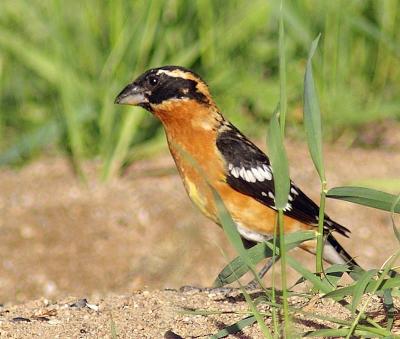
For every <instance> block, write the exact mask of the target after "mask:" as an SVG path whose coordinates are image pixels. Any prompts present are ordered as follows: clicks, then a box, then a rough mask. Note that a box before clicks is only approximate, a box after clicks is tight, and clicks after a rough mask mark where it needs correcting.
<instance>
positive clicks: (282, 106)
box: [279, 0, 287, 136]
mask: <svg viewBox="0 0 400 339" xmlns="http://www.w3.org/2000/svg"><path fill="white" fill-rule="evenodd" d="M279 83H280V100H279V123H280V127H281V134H282V136H283V135H285V124H286V111H287V94H286V57H285V27H284V24H283V0H281V5H280V11H279Z"/></svg>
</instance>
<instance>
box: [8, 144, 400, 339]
mask: <svg viewBox="0 0 400 339" xmlns="http://www.w3.org/2000/svg"><path fill="white" fill-rule="evenodd" d="M288 153H289V160H290V164H291V174H292V177H293V179H294V181H295V182H296V183H297V184H298V185H299V186H300V187H301V188H302V189H303V190H304V191H305V192H306V193H307V194H309V195H310V196H311V197H313V198H314V199H317V198H318V189H319V185H318V179H317V176H316V173H315V170H314V169H313V166H312V164H311V162H310V161H309V157H308V153H307V149H306V147H305V145H304V144H301V143H300V144H299V143H294V142H291V143H289V144H288ZM325 162H326V166H327V170H326V171H327V177H328V182H329V186H330V187H333V186H338V185H345V184H351V183H354V182H359V181H363V180H370V181H375V182H378V181H380V180H387V179H394V178H397V180H398V178H399V173H400V152H399V151H388V150H387V151H382V150H365V149H357V148H352V149H345V148H343V147H342V146H331V145H326V146H325ZM172 169H173V163H172V160H171V159H170V157H169V155H167V154H165V155H164V156H160V157H158V158H157V159H155V160H152V161H139V162H136V163H135V164H134V165H133V166H131V167H130V168H129V169H128V170H127V172H126V173H125V175H124V176H123V177H122V178H120V179H116V180H114V181H112V182H110V183H108V184H107V185H104V184H102V183H101V182H100V181H99V180H98V179H97V170H98V164H96V163H95V162H90V163H88V164H87V166H86V169H85V170H86V173H87V175H88V181H87V183H86V184H82V183H80V182H79V181H78V180H77V179H76V178H75V177H74V175H73V173H72V171H71V169H70V167H69V166H68V163H67V162H66V161H65V160H64V159H62V158H46V159H41V160H37V161H35V162H33V163H31V164H29V165H28V166H26V167H24V168H22V169H21V170H18V171H16V170H11V169H2V170H1V171H0V234H1V239H2V246H1V247H0V303H2V304H4V308H3V311H1V310H0V312H1V314H2V317H3V318H0V320H2V319H10V317H12V316H29V317H31V316H32V315H33V314H34V313H35V314H36V313H37V312H39V313H40V310H41V309H42V308H43V309H46V308H48V307H50V306H45V305H44V304H43V301H35V302H30V301H29V300H33V299H38V298H46V299H47V300H49V301H48V302H49V303H50V304H49V305H57V307H58V310H59V311H57V312H59V313H58V314H59V315H60V314H65V318H61V319H60V318H57V319H58V321H60V323H57V324H54V325H49V323H48V322H40V321H39V320H33V321H31V322H30V323H25V322H23V321H22V322H8V321H7V320H4V321H2V322H1V327H2V328H3V330H4V331H11V332H7V333H13V335H14V334H15V336H16V337H18V333H20V334H21V333H23V332H13V331H17V330H18V329H20V330H21V331H23V330H24V328H26V326H28V327H29V326H36V325H34V324H36V323H37V324H43V326H44V329H43V331H47V330H48V331H51V329H54V332H46V333H53V334H55V333H59V334H60V337H66V336H72V337H78V336H79V335H80V334H79V333H78V332H79V331H80V329H81V328H83V327H82V326H83V325H82V324H84V323H86V324H87V326H88V327H89V328H88V331H89V332H91V331H93V332H91V333H92V334H90V335H93V336H96V335H99V334H95V333H104V334H107V333H108V334H107V335H110V332H109V331H110V317H111V314H112V315H113V317H115V321H116V323H117V328H118V329H121V328H122V327H123V328H127V326H128V327H129V326H130V325H131V321H132V319H135V318H134V316H133V314H134V313H135V312H138V313H141V312H144V311H143V310H141V308H140V306H139V307H138V308H139V309H138V310H136V311H135V309H131V307H129V306H130V305H135V302H136V301H135V300H136V298H139V299H140V298H143V296H144V292H143V293H142V292H137V291H138V290H141V289H143V288H146V289H149V290H150V291H151V290H154V289H165V288H179V287H180V286H182V285H196V286H210V285H211V284H212V282H213V280H214V279H215V277H216V275H217V273H218V272H219V271H220V270H221V268H222V267H223V266H224V265H225V264H226V259H225V257H224V256H223V255H221V250H222V251H224V252H225V253H227V255H228V257H232V256H233V254H234V253H233V250H232V249H231V248H230V246H229V245H228V244H227V241H226V239H225V236H224V234H223V233H222V231H221V230H220V229H219V228H218V227H216V226H215V225H213V224H212V223H211V222H210V221H208V220H207V219H206V218H204V217H203V216H201V215H200V214H199V213H198V212H197V210H196V209H195V208H194V207H193V206H192V204H191V203H190V201H189V200H188V198H187V197H186V194H185V192H184V190H183V187H182V184H181V182H180V179H179V178H178V177H177V175H176V174H175V172H174V171H173V170H172ZM328 213H329V215H330V216H331V217H332V218H333V219H335V220H337V221H338V222H340V223H342V224H344V225H346V226H347V227H349V228H350V229H351V230H352V237H351V239H343V238H342V237H340V239H339V240H340V241H341V243H342V244H343V245H344V246H345V247H346V248H347V249H348V251H349V252H350V253H352V254H353V255H354V256H356V257H357V260H358V262H359V263H360V264H361V265H363V266H365V267H367V268H369V267H379V266H381V265H382V264H383V263H384V261H385V260H386V259H387V258H388V256H389V255H391V254H392V253H393V252H394V251H395V249H397V248H398V245H397V242H396V240H395V238H394V236H393V231H392V229H391V223H390V218H389V215H388V214H387V213H384V212H380V211H375V210H372V209H370V208H366V207H360V206H356V205H353V204H350V203H345V202H340V201H333V200H329V201H328ZM295 251H297V252H295V255H296V257H297V258H300V259H301V260H302V262H304V263H308V265H309V267H310V268H312V267H313V259H312V256H310V255H309V254H307V253H302V252H301V251H300V250H295ZM210 259H211V260H210ZM297 277H298V276H297V275H296V274H294V273H293V272H290V280H291V281H295V280H296V279H297ZM268 281H269V280H268V277H267V278H266V284H267V285H268ZM155 293H156V295H155V298H153V299H152V300H154V302H156V300H157V298H158V297H160V298H161V299H162V298H164V299H165V300H168V299H169V298H170V296H171V298H178V299H179V295H176V294H174V293H175V292H172V291H170V292H168V291H167V292H165V291H164V292H155ZM71 295H72V296H75V297H74V298H75V300H78V299H81V298H87V299H88V300H89V301H90V302H91V303H98V304H99V305H100V308H102V309H103V310H104V312H103V313H101V312H100V313H98V312H97V313H96V311H93V310H91V309H87V307H86V308H85V309H80V310H77V311H74V310H72V309H70V308H68V307H65V309H63V308H62V307H63V306H62V305H65V304H67V303H68V302H70V301H71V302H72V299H71V297H70V296H71ZM112 295H114V296H117V295H127V297H112ZM172 296H174V297H172ZM202 297H204V298H206V300H208V299H207V298H208V296H199V298H202ZM65 298H67V299H65ZM102 298H105V299H102ZM113 298H115V299H113ZM171 300H172V299H171ZM174 300H175V299H174ZM26 302H28V303H27V304H24V305H25V306H26V308H27V312H28V313H29V312H31V313H29V314H25V313H24V312H22V311H23V308H18V306H17V305H18V304H21V303H26ZM171 302H172V301H171ZM41 303H42V304H43V305H42V304H41ZM125 304H126V305H125ZM172 304H174V303H173V302H172ZM29 305H31V306H32V305H36V306H34V308H29V307H31V306H29ZM118 305H119V306H118ZM124 305H125V306H124ZM137 305H140V304H139V303H137ZM177 305H178V304H177ZM192 305H194V307H196V305H195V304H192ZM178 306H179V305H178ZM181 306H182V305H181ZM20 307H21V306H20ZM32 307H33V306H32ZM197 307H201V305H199V306H197ZM14 308H16V309H17V310H18V312H17V313H18V314H17V313H15V312H14V311H12V310H13V309H14ZM158 308H159V306H157V305H153V306H151V307H150V309H149V310H147V309H146V311H145V312H147V311H149V312H150V311H153V312H156V309H158ZM4 310H8V311H9V312H10V313H7V312H6V313H4V312H5V311H4ZM110 310H111V311H110ZM114 310H115V312H116V313H118V311H117V310H123V314H125V312H126V314H127V315H126V318H124V315H123V314H118V315H117V314H115V315H114ZM64 311H65V312H66V313H63V312H64ZM13 312H14V313H13ZM74 312H78V313H76V314H78V317H83V318H82V319H83V320H84V321H83V320H82V319H81V320H82V321H83V322H82V321H81V322H74V321H75V320H73V319H75V318H74V317H75V315H74V314H75V313H74ZM110 312H111V313H110ZM68 314H69V315H68ZM153 316H154V315H153ZM169 316H170V317H175V316H176V314H175V313H174V312H171V314H170V315H169ZM61 317H64V316H61ZM85 317H86V318H87V319H86V318H85ZM119 317H120V318H119ZM132 317H133V318H132ZM69 319H70V320H71V321H70V320H69ZM85 319H86V320H85ZM92 319H97V320H96V322H95V323H92V322H91V321H92ZM117 319H119V320H118V321H117ZM124 319H125V320H124ZM149 319H151V317H150V318H149ZM169 319H170V318H169ZM182 319H183V318H182ZM160 321H162V320H160ZM181 321H183V320H181ZM172 323H173V322H172ZM172 323H171V322H169V320H168V321H167V320H166V322H165V326H164V327H162V326H161V325H159V327H158V328H159V329H161V328H162V329H163V330H164V329H165V330H168V326H169V327H171V326H172V325H171V324H172ZM99 324H102V325H101V326H103V327H101V326H100V325H99ZM167 325H168V326H167ZM135 326H136V325H135ZM157 326H158V325H157ZM213 326H214V325H213ZM215 326H217V325H215ZM217 327H218V326H217ZM61 328H65V331H67V329H68V331H72V330H74V331H75V332H62V331H61ZM133 328H134V327H133V325H132V327H131V330H132V331H133ZM135 328H138V327H135ZM83 329H84V330H85V328H83ZM147 330H148V328H146V327H145V326H144V330H143V331H144V332H145V331H147ZM38 331H39V329H38ZM57 331H58V332H57ZM76 331H78V332H76ZM96 331H103V332H96ZM107 331H108V332H107ZM2 333H6V332H2ZM32 333H34V332H32ZM35 333H36V332H35ZM38 333H39V332H38ZM61 333H63V334H62V335H61ZM67 333H69V334H68V335H67ZM74 333H75V334H74ZM158 333H159V332H158ZM64 334H65V335H64ZM200 334H201V333H199V335H200ZM203 334H204V333H203ZM203 334H201V335H203ZM82 336H84V334H82ZM50 337H51V336H50ZM131 337H132V336H131ZM133 337H135V336H133ZM136 337H137V338H141V337H143V338H145V337H148V338H152V336H151V335H150V336H146V335H143V336H136ZM153 337H154V338H157V337H158V336H153ZM250 337H251V336H250Z"/></svg>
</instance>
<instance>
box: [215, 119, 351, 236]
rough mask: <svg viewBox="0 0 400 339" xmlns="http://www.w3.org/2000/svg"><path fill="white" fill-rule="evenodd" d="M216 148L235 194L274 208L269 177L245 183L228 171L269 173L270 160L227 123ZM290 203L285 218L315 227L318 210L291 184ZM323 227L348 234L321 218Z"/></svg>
mask: <svg viewBox="0 0 400 339" xmlns="http://www.w3.org/2000/svg"><path fill="white" fill-rule="evenodd" d="M217 148H218V150H219V151H220V152H221V154H222V155H223V157H224V159H225V161H226V163H227V166H228V167H229V170H228V174H227V179H226V180H227V183H228V184H229V185H230V186H231V187H232V188H234V189H235V190H237V191H239V192H240V193H243V194H246V195H249V196H251V197H253V198H254V199H256V200H257V201H259V202H260V203H262V204H264V205H266V206H268V207H270V208H273V209H275V207H274V205H275V202H274V194H275V189H274V180H273V176H272V175H271V178H270V180H267V179H265V180H263V181H260V180H256V181H254V176H253V180H252V181H251V182H250V181H249V180H245V178H244V177H243V176H242V175H239V176H238V174H237V172H236V173H235V174H236V175H233V173H232V169H234V168H236V169H245V170H250V171H251V169H253V168H254V169H257V168H264V169H265V168H268V169H269V170H270V173H272V170H271V168H270V161H269V159H268V157H267V156H266V155H265V154H264V153H263V152H262V151H261V150H260V149H259V148H258V147H257V146H256V145H254V144H253V143H252V142H251V141H250V140H248V139H247V138H246V137H245V136H244V135H243V134H242V133H241V132H240V131H239V130H238V129H237V128H236V127H234V126H233V125H231V124H224V125H223V127H222V131H221V132H220V133H219V136H218V138H217ZM290 196H291V199H292V200H291V201H289V203H290V207H289V208H287V209H286V210H285V215H288V216H290V217H292V218H294V219H297V220H299V221H301V222H304V223H306V224H310V225H317V224H318V215H319V207H318V206H317V205H316V204H315V203H314V202H313V201H312V200H311V199H310V198H309V197H307V196H306V195H305V194H304V193H303V192H302V191H301V190H300V189H299V188H298V187H297V186H295V185H294V184H293V183H291V194H290ZM324 226H325V228H326V229H327V231H328V230H335V231H337V232H339V233H341V234H343V235H345V236H347V233H349V232H350V231H349V230H348V229H347V228H346V227H344V226H342V225H340V224H338V223H336V222H334V221H333V220H331V219H330V218H329V217H328V216H327V215H325V222H324Z"/></svg>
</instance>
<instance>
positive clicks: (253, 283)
mask: <svg viewBox="0 0 400 339" xmlns="http://www.w3.org/2000/svg"><path fill="white" fill-rule="evenodd" d="M278 260H279V256H276V257H275V260H274V259H272V258H270V259H268V261H267V262H266V263H265V265H264V266H263V267H262V268H261V270H260V272H258V279H262V278H263V277H264V275H266V274H267V272H268V271H269V269H270V268H271V267H272V266H273V265H274V264H275V263H276V262H277V261H278ZM258 279H256V278H254V279H253V280H252V281H250V282H249V283H248V284H247V285H246V286H245V287H246V289H247V290H254V289H256V288H258V287H259V286H258Z"/></svg>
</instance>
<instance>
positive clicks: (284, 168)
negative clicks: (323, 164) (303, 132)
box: [268, 113, 290, 209]
mask: <svg viewBox="0 0 400 339" xmlns="http://www.w3.org/2000/svg"><path fill="white" fill-rule="evenodd" d="M268 145H269V155H270V160H271V166H272V171H273V174H274V187H275V207H276V208H277V209H284V208H285V207H286V204H287V202H288V197H289V190H290V179H289V165H288V160H287V155H286V151H285V148H284V146H283V139H282V134H281V129H280V126H279V120H278V115H277V114H276V113H275V114H274V115H273V116H272V118H271V121H270V125H269V129H268Z"/></svg>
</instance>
